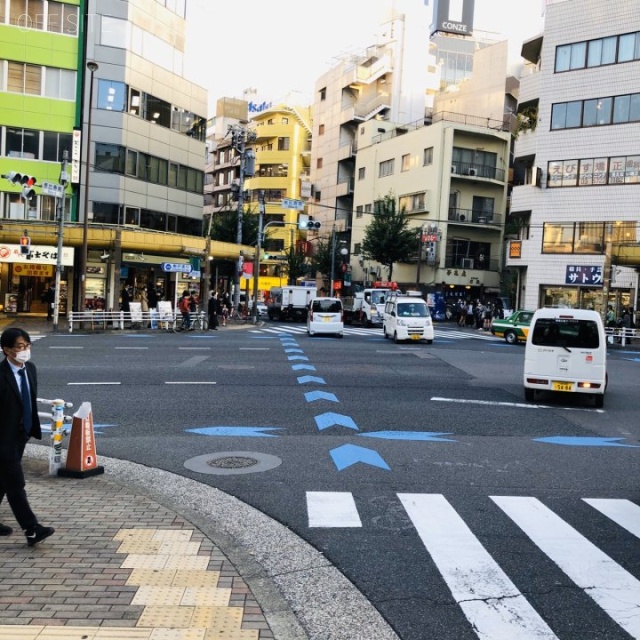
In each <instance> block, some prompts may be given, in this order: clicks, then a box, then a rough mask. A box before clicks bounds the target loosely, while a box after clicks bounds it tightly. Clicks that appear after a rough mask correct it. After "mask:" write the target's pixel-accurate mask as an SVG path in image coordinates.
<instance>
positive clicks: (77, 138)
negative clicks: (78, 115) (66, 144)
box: [71, 129, 82, 184]
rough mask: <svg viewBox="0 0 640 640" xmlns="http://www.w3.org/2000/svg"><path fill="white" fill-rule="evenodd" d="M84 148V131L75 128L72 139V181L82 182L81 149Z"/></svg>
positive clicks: (74, 182) (73, 182)
mask: <svg viewBox="0 0 640 640" xmlns="http://www.w3.org/2000/svg"><path fill="white" fill-rule="evenodd" d="M81 148H82V132H81V131H80V129H74V130H73V137H72V139H71V183H72V184H79V183H80V150H81Z"/></svg>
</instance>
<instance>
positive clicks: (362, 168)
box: [358, 167, 367, 180]
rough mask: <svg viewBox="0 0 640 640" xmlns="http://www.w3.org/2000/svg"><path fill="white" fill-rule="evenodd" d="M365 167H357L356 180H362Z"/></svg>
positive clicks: (364, 174)
mask: <svg viewBox="0 0 640 640" xmlns="http://www.w3.org/2000/svg"><path fill="white" fill-rule="evenodd" d="M366 173H367V171H366V167H359V168H358V180H364V178H365V176H366Z"/></svg>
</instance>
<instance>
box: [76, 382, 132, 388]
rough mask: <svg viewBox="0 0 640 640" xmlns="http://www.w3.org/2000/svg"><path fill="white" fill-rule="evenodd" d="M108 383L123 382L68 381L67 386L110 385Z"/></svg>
mask: <svg viewBox="0 0 640 640" xmlns="http://www.w3.org/2000/svg"><path fill="white" fill-rule="evenodd" d="M108 384H122V383H121V382H67V386H75V387H80V386H82V385H93V386H96V385H108Z"/></svg>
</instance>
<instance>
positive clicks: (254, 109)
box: [249, 101, 273, 113]
mask: <svg viewBox="0 0 640 640" xmlns="http://www.w3.org/2000/svg"><path fill="white" fill-rule="evenodd" d="M272 104H273V103H272V102H266V101H264V102H262V104H257V103H255V102H249V113H261V112H262V111H266V110H267V109H271V105H272Z"/></svg>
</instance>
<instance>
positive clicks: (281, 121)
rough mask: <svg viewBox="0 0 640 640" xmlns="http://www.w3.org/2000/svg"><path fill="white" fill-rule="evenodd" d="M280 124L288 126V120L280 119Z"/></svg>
mask: <svg viewBox="0 0 640 640" xmlns="http://www.w3.org/2000/svg"><path fill="white" fill-rule="evenodd" d="M280 124H289V118H282V120H280Z"/></svg>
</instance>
